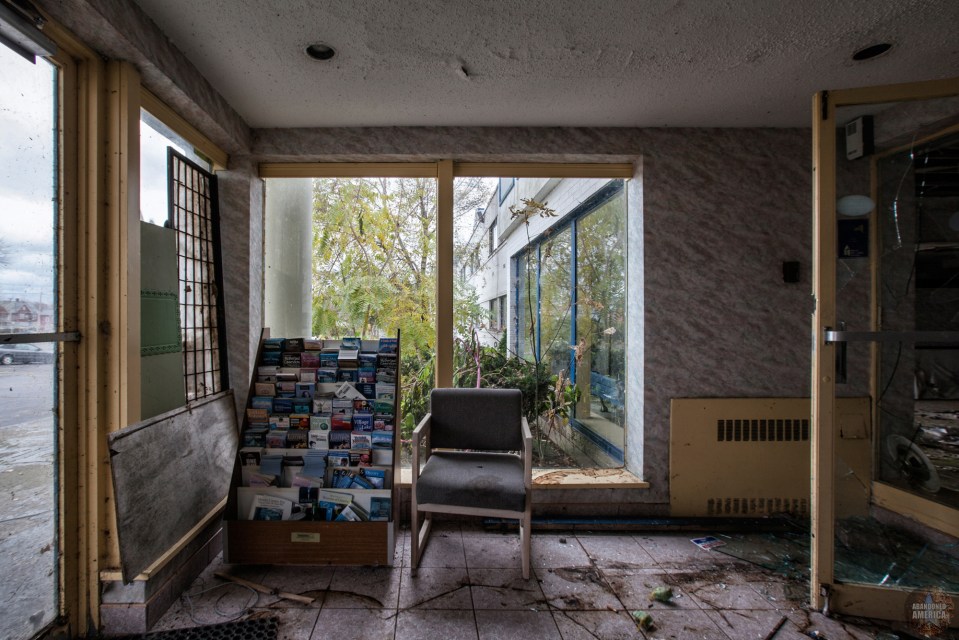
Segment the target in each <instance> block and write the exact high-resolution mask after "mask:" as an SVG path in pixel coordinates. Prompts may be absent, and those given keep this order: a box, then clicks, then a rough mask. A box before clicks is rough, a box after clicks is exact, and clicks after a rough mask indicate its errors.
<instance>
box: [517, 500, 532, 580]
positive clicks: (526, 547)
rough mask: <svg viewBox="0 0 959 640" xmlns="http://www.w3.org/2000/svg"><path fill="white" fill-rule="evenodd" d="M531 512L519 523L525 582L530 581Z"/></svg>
mask: <svg viewBox="0 0 959 640" xmlns="http://www.w3.org/2000/svg"><path fill="white" fill-rule="evenodd" d="M530 515H531V514H530V512H529V511H527V512H526V513H524V514H523V517H522V518H521V519H520V521H519V536H520V544H521V545H522V548H523V550H522V556H523V580H529V556H530V521H531V520H532V518H531V517H530Z"/></svg>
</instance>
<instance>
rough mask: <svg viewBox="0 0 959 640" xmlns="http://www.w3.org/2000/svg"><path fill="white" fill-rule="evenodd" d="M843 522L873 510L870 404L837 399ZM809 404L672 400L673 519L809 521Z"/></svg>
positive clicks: (838, 483) (796, 401) (862, 400)
mask: <svg viewBox="0 0 959 640" xmlns="http://www.w3.org/2000/svg"><path fill="white" fill-rule="evenodd" d="M836 415H837V416H838V417H839V423H840V424H839V426H840V429H839V431H840V436H839V438H838V441H837V443H836V459H837V464H836V467H837V473H836V512H837V514H836V515H837V516H847V515H864V514H865V513H866V511H867V509H868V506H869V490H868V487H869V485H870V480H871V461H872V454H871V451H872V445H871V442H872V440H871V438H870V431H871V425H872V420H871V419H870V400H869V398H837V399H836ZM809 416H810V401H809V398H674V399H673V400H672V401H671V403H670V442H669V491H670V512H671V513H672V515H674V516H722V517H736V516H740V517H761V516H767V515H773V514H776V513H789V514H792V515H798V516H804V515H808V513H809V494H810V469H809V465H810V463H809V429H810V420H809Z"/></svg>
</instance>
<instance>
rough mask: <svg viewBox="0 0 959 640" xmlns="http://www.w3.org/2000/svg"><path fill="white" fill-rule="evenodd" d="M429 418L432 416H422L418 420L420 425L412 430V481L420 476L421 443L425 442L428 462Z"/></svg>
mask: <svg viewBox="0 0 959 640" xmlns="http://www.w3.org/2000/svg"><path fill="white" fill-rule="evenodd" d="M431 416H432V414H429V413H427V414H426V415H425V416H423V419H422V420H420V423H419V424H418V425H416V428H415V429H413V460H412V466H413V479H414V480H416V478H418V477H419V475H420V444H421V443H422V442H426V444H427V451H426V459H427V460H428V459H429V457H430V452H429V441H430V418H431Z"/></svg>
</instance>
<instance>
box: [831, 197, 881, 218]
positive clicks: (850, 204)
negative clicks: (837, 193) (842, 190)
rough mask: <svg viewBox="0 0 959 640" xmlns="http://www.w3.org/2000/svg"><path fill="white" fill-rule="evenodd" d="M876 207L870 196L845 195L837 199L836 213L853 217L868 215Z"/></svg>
mask: <svg viewBox="0 0 959 640" xmlns="http://www.w3.org/2000/svg"><path fill="white" fill-rule="evenodd" d="M875 207H876V203H875V202H873V201H872V198H870V197H869V196H862V195H850V196H843V197H841V198H839V200H837V201H836V213H838V214H839V215H841V216H849V217H852V218H855V217H858V216H864V215H868V214H869V213H870V212H871V211H872V210H873V209H874V208H875Z"/></svg>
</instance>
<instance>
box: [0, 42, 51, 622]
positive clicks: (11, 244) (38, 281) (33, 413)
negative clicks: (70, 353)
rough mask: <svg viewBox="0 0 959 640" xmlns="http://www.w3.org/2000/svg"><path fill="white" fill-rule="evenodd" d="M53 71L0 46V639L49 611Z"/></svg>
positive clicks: (45, 63)
mask: <svg viewBox="0 0 959 640" xmlns="http://www.w3.org/2000/svg"><path fill="white" fill-rule="evenodd" d="M58 76H59V74H58V70H57V68H56V67H55V66H54V65H52V64H51V63H49V62H48V61H46V60H43V59H38V60H37V61H36V63H35V64H31V63H30V62H29V61H27V60H26V59H24V58H22V57H20V56H19V55H17V54H16V53H14V52H12V51H11V50H9V49H8V48H7V47H4V46H0V86H3V87H4V90H3V91H2V92H0V229H2V233H0V575H2V576H4V579H3V580H2V583H0V599H2V601H3V602H4V613H3V615H2V616H0V637H3V638H14V639H21V638H30V637H32V636H34V635H35V634H37V633H38V632H39V631H41V630H43V629H44V628H45V627H46V626H47V625H49V624H50V623H51V622H53V621H54V619H55V618H56V617H57V615H58V612H59V606H60V605H59V601H58V594H59V567H60V540H59V536H58V533H57V532H58V508H57V504H58V492H57V480H58V478H57V469H58V465H59V462H58V447H57V441H58V426H59V424H58V417H59V406H60V385H59V377H60V370H59V357H58V341H59V340H61V339H62V337H63V336H62V335H61V334H57V333H56V332H57V330H58V326H59V309H60V306H59V304H58V296H59V287H58V274H59V267H60V260H59V257H58V256H59V255H60V254H59V251H60V248H59V245H58V240H57V229H58V227H59V225H60V216H59V206H58V203H59V201H60V198H59V175H60V171H59V141H58V135H57V130H58V122H59V115H58V108H59V105H58V99H57V96H58V93H59V91H58Z"/></svg>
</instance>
